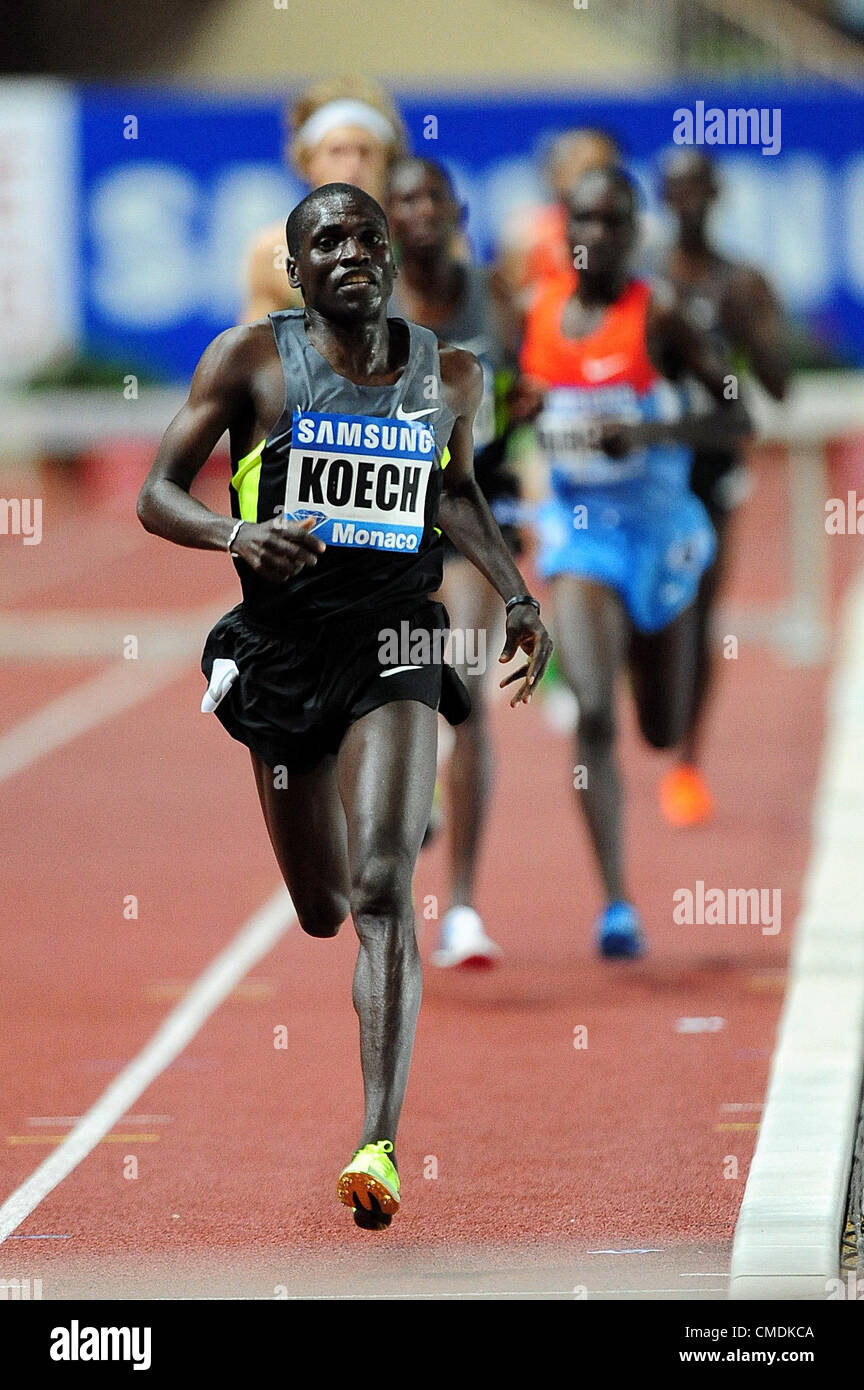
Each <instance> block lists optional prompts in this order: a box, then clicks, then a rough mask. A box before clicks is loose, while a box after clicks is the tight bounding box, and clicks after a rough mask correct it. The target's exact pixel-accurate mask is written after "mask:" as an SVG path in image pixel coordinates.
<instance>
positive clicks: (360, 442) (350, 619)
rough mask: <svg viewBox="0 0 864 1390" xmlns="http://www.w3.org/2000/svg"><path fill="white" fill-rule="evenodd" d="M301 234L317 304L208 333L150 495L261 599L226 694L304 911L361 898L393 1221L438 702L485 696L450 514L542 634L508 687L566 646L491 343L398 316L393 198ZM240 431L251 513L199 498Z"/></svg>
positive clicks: (466, 543)
mask: <svg viewBox="0 0 864 1390" xmlns="http://www.w3.org/2000/svg"><path fill="white" fill-rule="evenodd" d="M286 234H287V238H288V247H289V261H288V278H289V280H290V282H291V284H292V286H294V287H295V288H297V287H300V288H302V290H303V297H304V300H305V306H306V307H305V310H302V309H289V310H283V311H280V312H278V313H274V314H271V315H270V316H269V319H262V320H259V321H257V322H255V323H252V324H248V325H244V326H241V327H237V328H231V329H229V330H228V331H227V332H225V333H222V334H221V335H220V336H219V337H218V338H216V339H215V340H214V341H213V342H212V343H211V344H210V346H209V347H208V348H207V350H206V352H205V353H204V355H203V357H202V359H201V361H200V363H199V364H198V367H197V370H196V372H195V376H194V378H193V381H192V386H191V389H190V393H189V399H188V401H187V403H186V405H185V406H184V407H183V409H182V410H181V411H180V413H179V415H177V417H176V418H175V419H174V421H173V422H172V423H171V425H169V427H168V430H167V431H166V433H165V437H164V439H163V441H162V445H161V447H160V450H159V453H158V456H157V458H156V461H155V463H154V465H153V468H152V470H151V472H150V475H149V477H148V479H147V481H146V483H145V485H144V488H143V490H142V493H141V497H140V499H139V503H138V514H139V516H140V518H141V521H142V522H143V524H144V526H145V527H146V528H147V529H148V530H149V531H153V532H155V533H156V534H158V535H161V536H164V537H165V538H166V539H167V540H171V541H174V542H176V543H177V544H179V545H187V546H193V547H197V548H198V549H203V550H219V549H225V548H226V547H227V548H228V549H229V551H230V553H231V554H232V555H233V556H234V558H235V563H236V567H237V571H238V574H239V577H240V581H241V586H242V590H243V603H242V604H241V605H239V607H238V608H236V609H234V610H233V611H232V612H231V613H229V614H227V615H226V616H225V617H224V618H222V619H221V620H220V622H219V623H217V625H216V627H215V628H214V629H213V631H212V632H211V634H210V636H209V638H208V640H207V645H206V647H205V652H204V659H203V663H202V665H203V669H204V673H205V675H206V676H207V677H208V679H209V682H210V684H209V688H208V696H207V697H205V699H209V708H216V712H217V715H218V717H219V718H220V720H221V722H222V723H223V724H224V725H225V727H226V728H227V729H228V731H229V732H230V733H231V734H232V735H233V736H234V737H235V738H238V739H240V740H241V741H242V742H243V743H245V744H246V745H247V746H248V747H249V748H250V750H251V753H252V763H253V768H254V771H255V779H256V783H257V786H258V793H259V797H260V800H261V805H262V808H263V811H264V818H265V821H266V823H267V829H268V832H269V835H270V840H271V842H272V845H273V849H274V851H275V854H276V858H277V860H278V863H279V867H280V869H281V871H282V875H283V877H284V879H285V882H286V884H287V886H288V889H289V891H290V893H291V897H292V899H293V902H294V906H295V909H296V911H297V915H298V918H299V920H300V925H301V926H302V927H303V929H304V930H305V931H306V932H308V933H309V934H310V935H311V936H321V937H327V936H334V935H335V934H336V932H337V931H338V930H339V926H340V924H341V923H342V921H343V920H344V918H345V917H346V916H347V915H348V913H349V911H350V913H351V916H352V918H353V921H354V926H355V929H356V932H357V935H358V938H359V943H360V944H359V952H358V957H357V967H356V970H355V975H354V991H353V997H354V1006H355V1009H356V1010H357V1013H358V1015H359V1020H360V1055H361V1065H362V1070H363V1081H364V1091H365V1102H366V1111H365V1119H364V1125H363V1132H362V1134H361V1137H360V1147H359V1148H358V1150H357V1152H356V1153H355V1155H354V1157H353V1158H352V1160H351V1162H350V1163H349V1164H348V1165H347V1167H346V1168H345V1169H344V1170H343V1172H342V1173H341V1174H340V1177H339V1182H338V1195H339V1198H340V1200H341V1201H343V1202H345V1203H346V1205H348V1206H351V1207H353V1208H354V1216H355V1220H356V1221H357V1224H358V1225H360V1226H364V1227H366V1228H372V1229H381V1228H383V1227H384V1226H385V1225H387V1224H389V1221H390V1218H391V1216H392V1214H393V1213H394V1212H395V1211H396V1210H397V1209H398V1206H399V1178H398V1174H397V1172H396V1168H395V1154H394V1152H393V1144H394V1141H395V1137H396V1127H397V1123H398V1120H399V1114H400V1111H401V1108H402V1101H403V1097H404V1093H405V1087H406V1084H407V1080H408V1070H409V1065H410V1060H411V1050H412V1045H413V1040H414V1030H415V1025H416V1020H417V1012H418V1009H419V1005H420V993H421V971H420V960H419V956H418V952H417V944H416V939H415V935H414V912H413V904H412V894H411V883H412V877H413V872H414V865H415V862H416V858H417V854H418V852H419V849H420V844H421V841H422V838H423V833H424V830H425V828H426V824H427V821H428V818H429V810H430V806H431V801H432V788H433V784H434V780H435V762H436V742H437V713H436V712H437V710H438V708H439V705H440V708H441V711H442V713H444V714H445V715H446V716H447V717H448V718H449V719H450V720H451V721H453V722H457V721H458V720H459V719H460V718H464V717H465V714H466V712H467V700H466V699H465V692H464V688H463V687H462V686H461V683H460V682H459V681H458V678H456V677H455V674H454V673H453V672H452V671H450V670H449V668H447V667H446V666H444V664H443V662H442V658H441V650H442V648H441V645H440V643H439V642H438V640H437V639H439V638H440V637H441V636H442V633H443V632H444V630H445V629H446V625H447V615H446V610H445V609H444V608H443V606H442V605H441V604H438V603H434V602H432V601H430V599H429V595H430V593H432V592H434V591H435V590H436V589H437V588H438V587H439V585H440V583H441V552H442V545H441V539H440V532H439V531H438V529H437V527H436V521H439V522H440V525H441V527H442V528H443V529H445V530H446V531H447V534H448V535H449V536H450V538H451V539H452V540H453V541H454V542H455V543H456V544H457V545H458V546H459V548H460V549H461V550H462V552H463V554H465V555H466V556H468V558H469V559H470V560H472V561H473V563H474V564H476V565H477V567H478V569H480V570H481V571H482V573H483V574H485V575H486V577H487V579H488V580H489V581H490V583H491V584H492V585H493V586H494V588H495V589H496V590H497V592H498V593H499V595H500V596H501V598H502V599H503V600H504V601H505V604H506V607H507V628H506V639H505V645H504V651H503V653H502V659H506V660H509V659H510V658H511V657H512V656H513V655H514V654H515V653H516V651H517V649H519V648H521V649H522V650H523V651H524V652H525V653H526V654H527V657H528V661H527V663H526V664H525V665H524V666H522V667H521V669H520V670H519V671H518V672H516V673H514V674H513V675H511V676H509V677H507V679H506V681H505V682H502V684H505V683H509V682H510V681H516V680H518V681H519V682H520V684H519V687H518V690H517V692H516V694H515V695H514V697H513V699H512V701H511V704H513V705H515V704H517V703H519V702H527V701H528V700H529V699H530V697H531V694H532V692H533V690H534V688H535V686H536V684H537V681H538V680H539V679H540V676H541V675H542V673H543V669H544V667H545V665H546V662H547V660H548V657H549V653H550V651H551V643H550V641H549V638H548V636H547V633H546V630H545V628H544V626H543V624H542V623H541V621H540V618H539V605H537V603H536V600H534V599H532V598H531V597H530V595H528V594H527V593H526V588H525V584H524V581H523V580H522V577H521V576H520V574H519V571H518V570H517V568H516V566H515V564H514V563H513V560H512V558H511V556H510V554H509V551H508V550H507V547H506V545H505V544H504V541H503V540H502V537H501V533H500V531H499V530H498V527H497V525H496V523H495V521H494V518H493V517H492V515H491V512H490V511H489V508H488V506H487V504H486V502H485V500H484V498H483V496H482V493H481V492H480V489H479V487H478V485H477V483H476V482H475V480H474V475H473V470H472V422H473V417H474V413H475V411H476V409H477V406H478V404H479V402H480V399H481V394H482V388H483V378H482V371H481V368H480V365H479V363H478V362H477V360H476V358H474V357H473V356H472V355H471V354H470V353H468V352H464V351H461V350H458V349H455V348H449V347H447V346H445V345H443V344H442V345H440V350H439V344H438V340H437V338H436V337H435V335H434V334H433V333H431V332H430V331H429V330H427V329H424V328H420V327H419V326H418V325H416V324H410V323H406V322H405V321H404V320H401V319H388V318H387V304H388V301H389V299H390V294H391V291H392V288H393V277H394V264H393V259H392V253H391V248H390V240H389V233H388V228H387V221H386V218H385V216H384V213H383V211H382V209H381V208H380V206H379V205H378V203H376V202H375V200H374V199H373V198H371V197H370V196H369V195H368V194H366V193H363V192H362V191H361V190H360V189H357V188H354V187H352V186H351V185H349V184H328V185H325V187H323V188H320V189H317V190H316V191H315V192H313V193H310V194H309V196H308V197H307V198H304V199H303V201H302V202H301V203H299V204H298V206H297V207H296V208H295V209H294V211H293V212H292V213H291V215H290V217H289V218H288V223H287V227H286ZM226 429H227V430H228V431H229V432H230V438H231V455H232V475H233V476H232V513H233V516H232V518H227V517H223V516H218V515H216V514H215V513H213V512H211V511H210V510H209V509H208V508H207V507H205V506H204V505H203V504H202V503H201V502H199V501H197V500H196V499H195V498H193V497H191V496H190V487H191V484H192V482H193V480H194V478H195V476H196V474H197V473H198V472H199V471H200V469H201V468H202V467H203V465H204V463H205V462H206V460H207V458H208V456H209V455H210V453H211V451H212V450H213V448H214V447H215V445H216V444H217V442H218V440H219V439H220V437H221V435H222V433H223V431H225V430H226ZM322 538H323V539H322ZM232 681H233V683H232Z"/></svg>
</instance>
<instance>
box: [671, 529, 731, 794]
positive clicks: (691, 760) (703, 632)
mask: <svg viewBox="0 0 864 1390" xmlns="http://www.w3.org/2000/svg"><path fill="white" fill-rule="evenodd" d="M711 520H712V522H713V524H714V532H715V535H716V537H717V552H716V555H715V557H714V562H713V564H711V565H709V567H708V569H707V570H706V571H705V573H704V574H703V576H702V580H701V582H700V585H699V593H698V595H697V597H696V605H695V606H696V623H695V625H694V626H695V633H694V636H695V640H696V644H697V646H696V669H695V672H694V678H693V680H694V687H693V708H692V710H691V713H690V723H689V727H688V729H687V732H686V734H685V736H684V741H683V743H682V746H681V760H682V762H684V763H687V764H689V765H690V766H691V767H692V766H695V765H696V764H697V763H698V761H699V756H700V753H701V745H702V734H703V731H704V727H705V714H706V710H707V707H708V703H709V701H708V697H709V694H710V693H711V691H712V689H713V685H714V665H715V662H714V650H713V642H712V620H713V617H714V605H715V603H716V601H717V594H718V592H719V589H720V586H721V584H722V583H723V580H724V579H725V576H726V570H727V561H728V539H729V513H728V512H724V511H721V510H720V508H714V509H713V511H712V514H711Z"/></svg>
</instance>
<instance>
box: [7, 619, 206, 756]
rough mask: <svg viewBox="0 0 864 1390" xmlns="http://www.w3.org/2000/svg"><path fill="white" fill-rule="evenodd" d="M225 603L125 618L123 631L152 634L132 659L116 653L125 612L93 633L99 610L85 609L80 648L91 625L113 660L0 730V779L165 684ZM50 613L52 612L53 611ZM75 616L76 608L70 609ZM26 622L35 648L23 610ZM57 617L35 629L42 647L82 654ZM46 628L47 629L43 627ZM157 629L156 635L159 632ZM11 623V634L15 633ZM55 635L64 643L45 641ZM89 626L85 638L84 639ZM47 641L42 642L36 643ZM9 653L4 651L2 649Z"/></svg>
mask: <svg viewBox="0 0 864 1390" xmlns="http://www.w3.org/2000/svg"><path fill="white" fill-rule="evenodd" d="M228 607H230V603H226V604H225V606H224V607H222V606H220V607H218V608H216V607H214V606H213V605H212V604H207V606H206V608H202V609H193V610H192V612H190V613H189V614H187V615H185V616H184V615H176V614H175V615H172V623H171V624H169V625H168V626H167V627H166V625H165V624H164V623H162V622H161V621H159V620H155V621H154V620H153V619H152V618H147V617H146V616H143V615H142V617H141V619H140V621H139V622H138V624H137V626H136V622H135V620H134V619H130V626H129V627H127V628H126V632H129V631H130V630H131V632H133V633H136V634H138V635H139V641H140V637H141V635H142V634H143V635H144V636H145V637H147V636H149V638H150V639H151V641H152V650H150V651H149V652H148V651H147V648H146V646H145V648H144V650H143V651H142V654H141V656H142V659H140V660H136V661H126V660H124V659H123V657H122V646H121V645H120V644H121V642H122V637H123V635H124V634H121V633H120V632H119V628H120V627H121V626H123V625H124V623H125V620H124V619H123V618H122V615H121V618H120V620H119V621H118V620H117V617H116V615H108V618H107V620H106V625H105V629H104V631H102V632H101V635H98V634H99V633H100V618H99V617H98V616H95V617H94V616H93V615H91V616H90V617H89V618H87V620H86V622H85V623H83V625H82V626H81V629H80V632H79V634H78V635H79V636H80V640H81V643H82V645H83V654H84V655H90V654H91V651H90V649H88V646H87V641H88V638H87V629H88V627H89V628H90V629H93V630H95V632H96V634H97V636H96V637H95V641H96V643H97V645H99V644H100V643H101V644H102V645H101V647H100V651H101V654H103V655H104V654H105V646H104V643H105V641H106V633H107V637H108V640H110V642H111V643H112V648H111V649H112V650H113V651H114V652H115V653H116V655H117V658H118V659H117V662H116V664H115V665H112V666H110V667H109V668H108V669H107V670H105V671H100V673H99V675H98V676H93V677H92V678H91V679H90V680H87V681H82V682H81V683H80V684H79V685H75V686H73V688H72V689H71V690H67V691H64V693H63V694H62V695H58V696H57V698H56V699H54V700H51V701H49V703H48V704H47V705H44V706H43V707H42V709H40V710H37V711H36V713H35V714H31V715H30V716H29V717H28V718H27V719H23V720H22V721H21V722H20V723H19V724H15V725H13V727H12V728H11V729H8V730H7V731H6V733H5V734H0V782H3V781H5V779H6V778H7V777H13V776H14V775H15V773H17V772H21V771H23V769H24V768H26V767H29V766H30V765H31V764H32V763H35V762H37V761H38V759H39V758H41V757H43V756H44V755H45V754H46V753H52V752H54V750H55V749H57V748H62V747H63V745H64V744H65V743H69V742H71V740H72V739H73V738H77V737H78V735H79V734H84V733H88V732H89V731H90V730H91V729H95V728H97V727H98V726H99V725H100V724H103V723H105V722H106V721H107V720H108V719H111V718H113V717H114V715H116V714H122V713H123V711H124V710H127V709H132V708H133V706H135V705H137V704H140V703H141V701H142V700H146V699H147V698H148V697H149V696H150V695H155V694H156V692H157V691H159V690H162V689H164V687H165V686H167V685H170V684H171V682H172V681H173V680H176V679H177V677H178V676H179V675H180V674H181V673H182V672H183V671H185V670H187V669H188V666H189V662H190V661H191V660H192V658H193V656H196V655H197V654H198V652H199V650H200V649H201V647H202V646H203V645H204V638H205V636H206V634H207V632H208V630H209V628H210V627H212V626H213V623H214V622H215V621H216V619H217V618H218V616H219V614H220V613H224V612H225V611H226V608H228ZM54 616H55V617H58V616H59V615H54ZM75 616H77V617H79V618H82V617H83V615H80V614H79V615H75ZM19 621H20V615H19V617H18V618H8V619H4V620H3V621H2V623H0V653H2V652H3V638H2V634H3V632H6V634H7V636H8V635H9V634H10V633H11V632H13V631H16V630H17V629H16V624H17V623H18V622H19ZM27 622H28V623H29V625H30V630H31V637H33V638H34V644H35V648H36V651H37V652H40V646H39V642H40V639H39V635H38V632H39V615H38V614H34V615H31V616H30V617H29V618H28V619H27ZM62 627H63V625H62V622H61V623H60V624H59V626H58V624H57V623H55V624H54V625H53V626H51V624H50V619H49V628H48V629H46V633H43V636H42V642H43V648H42V650H41V654H42V655H46V654H48V655H52V656H57V655H65V656H70V655H82V652H81V651H80V650H78V651H75V652H73V651H70V650H69V649H68V643H67V637H68V634H67V635H66V636H64V634H63V630H62ZM46 634H47V635H46ZM160 634H161V636H160ZM20 635H21V634H20V631H19V636H20ZM55 639H56V641H57V643H58V644H59V646H62V647H64V650H63V651H60V650H59V646H58V647H54V648H52V647H51V643H52V642H53V641H54V640H55ZM93 640H94V639H93V638H92V634H91V645H92V641H93ZM45 643H47V646H45V645H44V644H45ZM5 654H6V655H9V652H8V651H7V652H5ZM15 654H16V655H17V656H19V657H20V658H21V659H24V660H26V659H27V658H26V647H25V648H23V649H21V648H18V649H16V652H15ZM146 655H151V656H159V657H161V658H163V659H162V660H159V661H154V662H150V661H147V660H145V659H144V657H145V656H146Z"/></svg>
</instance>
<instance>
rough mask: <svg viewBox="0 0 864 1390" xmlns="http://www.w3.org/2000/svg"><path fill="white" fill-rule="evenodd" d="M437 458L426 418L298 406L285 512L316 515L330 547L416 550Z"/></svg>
mask: <svg viewBox="0 0 864 1390" xmlns="http://www.w3.org/2000/svg"><path fill="white" fill-rule="evenodd" d="M434 461H435V435H434V432H433V430H432V428H431V426H430V425H429V424H428V423H426V422H425V421H422V420H419V419H418V420H411V419H408V418H405V417H400V418H396V419H388V418H384V417H381V416H373V415H336V414H326V413H323V412H317V411H311V410H304V411H300V410H297V411H295V412H294V421H293V428H292V431H291V452H290V454H289V456H288V474H287V480H286V486H285V512H284V515H285V516H286V517H287V518H288V520H290V521H303V520H304V519H306V518H308V517H310V516H311V517H314V518H315V526H314V527H313V530H314V532H315V534H316V536H320V537H321V539H322V540H323V541H324V542H325V544H326V545H343V546H351V547H354V548H358V549H361V550H393V551H400V552H402V553H409V552H414V551H416V550H418V549H419V546H420V542H421V540H422V539H423V525H424V516H425V509H426V490H427V487H428V484H429V474H430V473H431V471H432V466H433V463H434Z"/></svg>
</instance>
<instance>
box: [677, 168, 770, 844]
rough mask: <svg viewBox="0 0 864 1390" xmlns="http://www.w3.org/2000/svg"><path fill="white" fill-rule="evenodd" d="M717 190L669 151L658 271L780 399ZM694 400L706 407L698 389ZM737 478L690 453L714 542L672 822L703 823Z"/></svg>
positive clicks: (751, 280)
mask: <svg viewBox="0 0 864 1390" xmlns="http://www.w3.org/2000/svg"><path fill="white" fill-rule="evenodd" d="M718 192H719V188H718V183H717V178H716V174H715V169H714V165H713V163H712V161H711V160H710V159H709V158H708V156H707V155H706V154H704V153H703V152H702V151H701V150H691V149H687V150H683V149H682V150H676V151H675V152H674V154H672V155H670V157H669V159H668V160H667V162H666V164H665V166H664V173H663V198H664V201H665V202H666V203H667V205H668V206H669V207H670V208H671V209H672V211H673V212H674V214H675V217H676V219H677V222H678V232H677V238H676V241H675V244H674V246H673V247H672V250H671V251H670V252H669V255H668V257H667V259H666V263H665V266H664V267H663V271H662V274H663V276H664V278H665V279H667V280H668V281H669V282H670V284H671V285H672V286H673V287H674V290H675V292H676V295H677V298H678V302H679V304H680V306H681V309H682V311H683V313H684V315H685V317H686V318H687V319H688V321H689V322H690V323H692V324H693V326H694V327H695V328H696V329H697V330H698V331H699V332H700V333H702V334H704V335H706V336H707V337H708V338H709V339H710V341H711V342H712V343H713V345H714V346H715V348H716V350H717V351H718V353H720V354H722V355H723V356H725V357H727V358H730V359H731V360H732V361H733V363H734V364H735V365H736V370H737V365H738V362H739V360H743V362H744V363H746V365H747V366H748V367H749V369H750V370H751V371H752V373H753V375H754V376H755V377H756V379H757V380H758V381H759V382H761V384H762V386H764V388H765V390H766V391H767V392H768V393H769V395H771V396H773V398H774V399H775V400H778V401H779V400H782V399H783V397H784V395H785V393H786V387H787V383H788V376H789V367H788V362H787V360H786V352H785V349H784V343H783V316H782V311H781V309H780V306H779V304H778V302H777V299H776V297H775V295H774V292H773V290H772V289H771V286H770V285H769V283H768V281H767V280H766V279H765V277H764V275H762V274H761V272H760V271H758V270H755V269H753V268H752V267H750V266H746V265H742V264H741V263H740V262H737V261H730V260H728V259H727V258H726V257H725V256H721V255H720V254H719V252H717V251H716V250H715V249H714V247H713V246H712V245H711V241H710V238H709V235H708V220H709V216H710V213H711V208H712V206H713V204H714V203H715V201H716V199H717V195H718ZM694 391H695V393H696V397H695V402H694V403H695V404H696V405H697V408H699V406H700V404H701V408H702V409H710V408H711V404H710V402H709V401H708V400H707V398H706V396H705V393H704V392H699V388H698V386H695V384H694ZM744 480H745V474H744V470H743V467H742V463H741V454H740V450H739V449H737V448H736V447H735V446H734V445H727V446H725V447H724V446H719V445H718V446H714V447H705V446H701V445H700V446H699V447H697V448H695V449H694V451H693V465H692V469H691V474H690V486H691V488H692V489H693V491H694V492H695V493H696V496H697V497H699V498H701V500H702V502H704V504H705V507H706V509H707V511H708V515H709V516H710V518H711V523H712V525H713V527H714V532H715V535H716V537H717V548H716V552H715V558H714V561H713V563H712V564H711V565H709V567H708V569H707V570H706V571H705V573H704V575H703V576H702V580H701V583H700V586H699V593H698V595H697V599H696V608H697V616H698V625H697V627H696V640H697V642H698V655H697V667H696V693H695V700H694V705H693V712H692V715H691V719H690V724H689V727H688V730H687V734H686V737H685V739H684V742H683V743H682V745H681V750H680V761H679V762H678V764H677V766H676V767H674V768H673V769H671V771H670V772H669V773H667V775H666V777H665V778H664V779H663V782H662V784H661V789H660V804H661V806H662V809H663V812H664V815H665V816H666V817H667V819H668V820H669V821H671V822H672V824H674V825H682V826H684V825H697V824H699V823H700V822H702V821H705V820H708V819H709V818H710V816H711V814H712V810H713V803H712V797H711V793H710V790H709V788H708V784H707V782H706V781H705V777H704V775H703V773H702V771H701V768H700V766H699V760H700V751H701V742H702V736H703V733H704V729H705V712H706V707H707V703H708V695H709V693H710V687H711V675H712V649H711V620H712V617H713V611H714V604H715V601H716V598H717V593H718V590H719V587H720V584H721V583H722V580H723V578H724V575H725V572H726V566H727V560H728V545H729V525H730V519H731V515H732V511H733V510H734V508H735V506H736V505H737V503H738V501H740V500H741V496H742V493H743V491H744V489H743V487H742V482H743V481H744Z"/></svg>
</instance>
